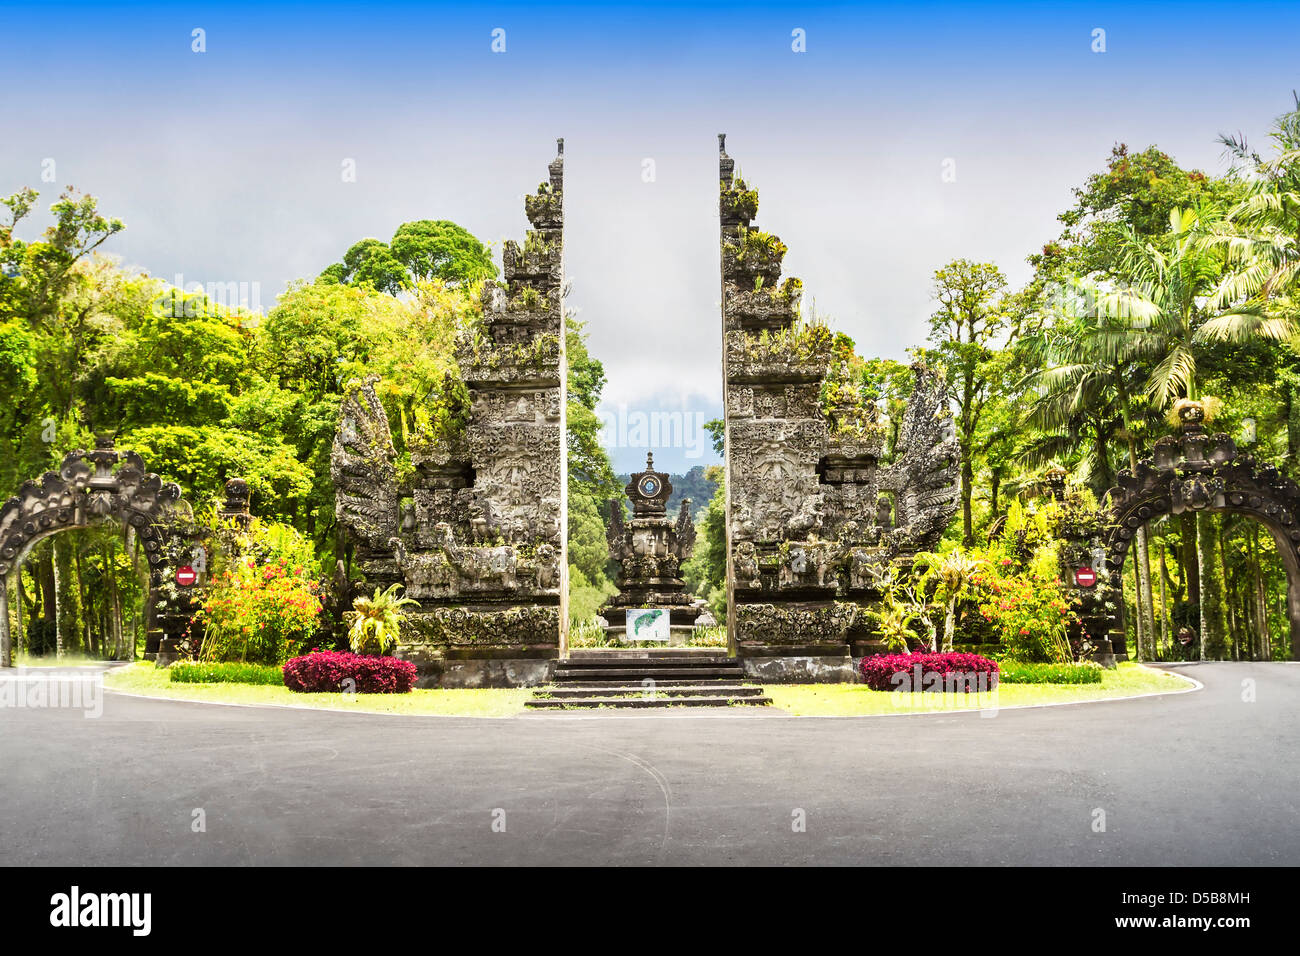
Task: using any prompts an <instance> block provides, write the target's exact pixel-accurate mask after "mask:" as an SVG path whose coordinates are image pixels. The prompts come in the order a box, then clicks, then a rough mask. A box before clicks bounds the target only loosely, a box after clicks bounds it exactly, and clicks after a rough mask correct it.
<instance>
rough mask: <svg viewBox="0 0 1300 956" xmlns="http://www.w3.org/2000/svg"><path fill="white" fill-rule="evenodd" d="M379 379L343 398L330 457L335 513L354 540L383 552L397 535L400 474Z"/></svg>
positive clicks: (364, 383)
mask: <svg viewBox="0 0 1300 956" xmlns="http://www.w3.org/2000/svg"><path fill="white" fill-rule="evenodd" d="M378 381H379V378H378V376H371V377H369V378H367V379H366V380H365V381H364V382H361V383H353V387H352V388H350V389H349V390H348V391H347V393H346V394H345V396H344V398H343V407H342V408H341V409H340V412H339V425H338V431H337V432H336V433H335V435H334V447H333V449H332V451H331V454H330V478H331V479H332V480H333V482H334V502H335V505H334V510H335V515H336V517H337V518H338V521H339V524H341V525H343V526H344V527H346V528H347V529H348V530H349V532H350V533H351V535H352V538H353V540H354V541H356V542H359V543H361V544H363V545H365V546H367V547H368V548H370V549H373V550H378V551H383V550H385V549H388V548H389V542H390V541H391V540H392V538H393V536H394V535H396V534H397V528H398V488H397V470H396V468H395V467H394V464H393V462H394V461H395V460H396V458H397V451H396V449H394V448H393V437H392V432H390V431H389V428H388V415H387V413H385V412H384V406H383V404H382V403H381V402H380V401H379V396H378V395H377V394H376V393H375V383H376V382H378Z"/></svg>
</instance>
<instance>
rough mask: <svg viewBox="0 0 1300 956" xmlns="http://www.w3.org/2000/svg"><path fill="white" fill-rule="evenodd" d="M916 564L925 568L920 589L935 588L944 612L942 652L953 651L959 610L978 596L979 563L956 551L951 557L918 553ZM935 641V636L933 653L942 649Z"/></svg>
mask: <svg viewBox="0 0 1300 956" xmlns="http://www.w3.org/2000/svg"><path fill="white" fill-rule="evenodd" d="M916 562H917V563H918V564H924V565H925V571H924V572H923V573H922V574H921V577H920V579H919V580H918V581H917V590H919V591H921V592H924V591H925V590H926V589H927V588H928V587H929V586H930V585H933V586H934V602H935V603H936V604H938V605H939V606H941V607H942V608H943V609H944V619H943V648H942V650H943V651H944V653H947V652H948V651H951V650H952V638H953V632H954V631H955V630H956V628H957V608H958V607H960V606H961V602H962V601H964V600H966V598H968V597H969V596H970V595H971V594H973V593H974V589H975V580H974V579H975V575H976V574H977V572H978V571H979V569H980V566H979V563H978V562H977V561H975V560H974V559H972V558H968V557H967V556H966V555H965V554H963V553H962V551H961V549H960V548H953V550H951V551H949V552H948V553H947V554H935V553H933V552H925V553H923V554H918V555H917V556H916ZM934 642H935V638H933V637H932V638H931V644H930V648H931V650H934V651H938V650H940V648H938V647H935V646H934Z"/></svg>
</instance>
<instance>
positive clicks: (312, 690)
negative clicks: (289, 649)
mask: <svg viewBox="0 0 1300 956" xmlns="http://www.w3.org/2000/svg"><path fill="white" fill-rule="evenodd" d="M416 676H417V674H416V670H415V665H414V664H412V663H411V662H410V661H400V660H398V659H397V658H396V657H375V656H373V655H370V654H350V653H348V652H346V651H316V652H315V653H312V654H308V655H306V656H305V657H295V658H294V659H293V660H291V661H289V662H288V663H286V664H285V665H284V686H285V687H287V688H289V689H290V690H296V691H299V692H301V693H305V694H329V693H334V694H338V693H357V694H406V693H409V692H410V690H411V688H412V687H414V686H415V679H416Z"/></svg>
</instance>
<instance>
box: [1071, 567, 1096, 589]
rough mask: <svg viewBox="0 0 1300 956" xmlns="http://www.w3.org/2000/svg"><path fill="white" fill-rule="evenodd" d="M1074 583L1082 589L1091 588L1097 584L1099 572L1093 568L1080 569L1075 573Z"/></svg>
mask: <svg viewBox="0 0 1300 956" xmlns="http://www.w3.org/2000/svg"><path fill="white" fill-rule="evenodd" d="M1074 583H1075V584H1077V585H1079V587H1081V588H1090V587H1092V586H1093V585H1094V584H1096V583H1097V572H1096V571H1094V570H1093V569H1092V568H1078V569H1077V570H1075V572H1074Z"/></svg>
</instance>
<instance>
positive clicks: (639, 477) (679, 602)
mask: <svg viewBox="0 0 1300 956" xmlns="http://www.w3.org/2000/svg"><path fill="white" fill-rule="evenodd" d="M623 491H624V494H626V495H627V498H628V500H629V501H630V502H631V503H632V517H631V518H630V519H629V520H627V521H626V522H625V521H624V519H623V503H622V502H621V501H617V500H611V501H610V502H609V518H610V526H609V532H608V540H609V556H610V557H611V558H613V559H614V560H615V561H617V562H618V565H619V574H618V581H617V582H616V583H617V584H618V594H616V595H615V596H614V597H612V598H610V600H609V603H608V604H606V605H605V606H604V607H603V608H601V610H600V614H601V617H603V618H604V619H605V620H606V621H608V622H609V624H608V626H607V628H606V633H607V634H608V635H609V636H610V637H613V638H614V639H616V640H620V641H634V640H637V638H636V637H634V636H632V635H629V634H627V633H626V625H625V623H624V622H625V621H626V619H627V611H628V610H635V609H638V608H658V609H663V610H666V611H667V612H668V622H669V627H670V629H671V634H672V637H671V641H670V643H673V644H685V643H686V639H687V638H688V637H689V636H690V632H691V631H692V629H694V627H695V619H696V618H697V617H698V616H699V614H700V608H699V607H697V606H695V605H694V604H693V603H692V599H691V595H690V594H689V593H688V592H687V590H686V583H685V582H684V581H683V580H682V577H681V567H682V564H683V563H684V562H685V561H686V559H687V558H689V557H690V556H691V551H692V549H693V548H694V547H695V523H694V522H693V521H692V520H691V502H690V499H689V498H687V499H684V500H683V501H682V503H681V508H680V509H679V511H678V513H677V517H676V519H672V518H669V517H668V514H667V507H666V504H667V501H668V499H669V497H670V496H671V495H672V493H673V486H672V483H671V482H670V481H669V480H668V475H667V474H665V473H664V472H661V471H655V470H654V454H653V453H650V454H647V455H646V465H645V471H640V472H637V473H636V474H634V475H632V477H631V478H630V480H629V481H628V483H627V487H626V488H624V489H623Z"/></svg>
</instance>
